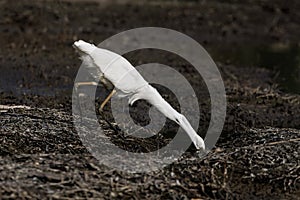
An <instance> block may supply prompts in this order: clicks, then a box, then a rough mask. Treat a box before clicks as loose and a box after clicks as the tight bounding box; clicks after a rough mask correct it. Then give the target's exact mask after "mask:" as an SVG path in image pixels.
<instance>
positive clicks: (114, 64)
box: [90, 48, 148, 94]
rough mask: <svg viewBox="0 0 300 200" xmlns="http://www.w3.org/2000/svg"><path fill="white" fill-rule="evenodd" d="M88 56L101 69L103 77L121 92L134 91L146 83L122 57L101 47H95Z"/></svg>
mask: <svg viewBox="0 0 300 200" xmlns="http://www.w3.org/2000/svg"><path fill="white" fill-rule="evenodd" d="M90 57H91V58H92V59H93V61H94V64H95V65H97V66H98V67H99V68H100V70H101V71H102V73H103V75H104V77H105V78H107V79H108V80H110V81H111V82H112V84H114V86H115V87H116V88H117V89H119V90H121V91H122V92H123V93H125V94H128V93H134V92H136V90H137V89H139V88H141V87H143V86H145V85H148V82H147V81H145V79H144V78H143V77H142V76H141V75H140V74H139V73H138V71H137V70H136V69H135V68H134V67H133V66H132V65H131V64H130V62H128V61H127V60H126V59H125V58H124V57H122V56H120V55H118V54H116V53H114V52H111V51H108V50H105V49H101V48H96V49H95V50H94V51H93V52H92V53H90Z"/></svg>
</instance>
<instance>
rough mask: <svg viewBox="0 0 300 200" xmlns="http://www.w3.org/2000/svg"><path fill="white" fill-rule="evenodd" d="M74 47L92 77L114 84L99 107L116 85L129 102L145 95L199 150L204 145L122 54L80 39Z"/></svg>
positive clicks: (180, 116) (182, 118) (190, 127)
mask: <svg viewBox="0 0 300 200" xmlns="http://www.w3.org/2000/svg"><path fill="white" fill-rule="evenodd" d="M73 47H74V48H75V49H76V50H77V51H78V52H79V54H80V56H81V59H82V61H83V65H85V66H86V67H87V68H88V70H90V72H91V74H92V75H93V76H94V77H96V76H98V77H99V76H100V77H101V78H100V80H101V81H106V79H107V80H109V81H110V82H111V83H112V84H113V85H114V86H115V89H114V90H113V91H112V93H111V94H110V95H109V96H108V97H107V98H106V99H105V101H104V102H103V103H102V104H101V108H100V109H102V108H103V107H104V105H105V104H106V103H107V101H108V100H109V99H110V98H111V97H112V95H113V94H114V93H116V92H117V91H116V89H117V90H118V93H119V94H121V95H119V96H123V97H124V96H127V97H129V102H128V103H129V104H130V105H132V104H133V103H134V102H135V101H137V100H139V99H144V100H146V101H148V102H149V103H150V104H152V105H153V106H155V107H156V108H157V109H158V110H159V111H160V112H161V113H162V114H163V115H165V116H166V117H167V118H169V119H171V120H173V121H174V122H176V123H177V124H178V125H179V126H180V127H182V128H183V129H184V130H185V132H186V133H187V134H188V135H189V137H190V139H191V140H192V142H193V143H194V145H195V147H196V148H197V149H198V150H204V149H205V143H204V141H203V139H202V138H201V137H200V136H199V135H198V134H197V133H196V132H195V131H194V129H193V128H192V126H191V125H190V123H189V122H188V120H187V119H186V118H185V116H183V115H182V114H180V113H178V112H177V111H176V110H175V109H174V108H172V106H171V105H170V104H169V103H168V102H167V101H165V100H164V99H163V98H162V96H161V95H160V94H159V93H158V91H157V90H156V89H155V88H153V87H152V86H151V85H150V84H149V83H148V82H147V81H146V80H145V79H144V78H143V77H142V76H141V75H140V74H139V72H138V71H137V70H136V69H135V68H134V67H133V66H132V65H131V64H130V62H129V61H127V60H126V59H125V58H124V57H122V56H121V55H118V54H116V53H114V52H112V51H109V50H106V49H102V48H98V47H96V46H95V45H93V44H90V43H87V42H85V41H82V40H79V41H76V42H74V45H73ZM95 70H96V71H95Z"/></svg>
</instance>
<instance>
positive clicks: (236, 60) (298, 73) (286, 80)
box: [208, 44, 300, 94]
mask: <svg viewBox="0 0 300 200" xmlns="http://www.w3.org/2000/svg"><path fill="white" fill-rule="evenodd" d="M208 51H209V52H210V54H211V56H212V57H213V58H214V60H215V61H220V62H223V63H225V62H226V63H231V64H235V65H237V66H241V67H263V68H267V69H271V70H273V71H275V72H277V74H276V78H275V79H276V81H277V82H278V84H279V86H280V87H281V88H282V89H284V90H285V91H287V92H291V93H297V94H300V47H299V46H298V45H284V44H273V45H270V46H252V47H251V46H250V47H249V46H246V47H245V46H243V47H241V46H240V47H236V46H231V47H225V48H224V47H222V48H220V47H218V48H208Z"/></svg>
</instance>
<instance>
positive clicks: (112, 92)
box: [99, 89, 117, 112]
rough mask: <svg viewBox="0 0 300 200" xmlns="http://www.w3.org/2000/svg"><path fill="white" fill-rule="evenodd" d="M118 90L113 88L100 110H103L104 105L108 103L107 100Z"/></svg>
mask: <svg viewBox="0 0 300 200" xmlns="http://www.w3.org/2000/svg"><path fill="white" fill-rule="evenodd" d="M116 92H117V91H116V90H115V89H113V91H111V93H110V94H109V95H108V96H107V97H106V99H105V100H104V101H103V102H102V104H101V106H100V109H99V111H100V112H102V110H103V108H104V106H105V105H106V104H107V102H108V101H109V100H110V99H111V97H112V96H113V95H114V94H115V93H116Z"/></svg>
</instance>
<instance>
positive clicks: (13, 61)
mask: <svg viewBox="0 0 300 200" xmlns="http://www.w3.org/2000/svg"><path fill="white" fill-rule="evenodd" d="M299 9H300V4H299V2H298V1H296V0H295V1H293V0H291V1H277V0H275V1H262V0H255V1H247V0H246V1H234V0H232V1H226V2H223V1H122V2H121V1H98V2H97V1H95V2H90V1H89V2H88V1H74V2H73V1H42V0H40V1H5V0H1V1H0V38H1V39H0V47H1V48H0V70H1V73H0V105H27V106H30V107H31V109H29V110H24V109H10V110H5V111H3V112H1V113H0V125H1V126H0V155H1V159H0V182H1V184H0V198H17V197H18V198H37V199H39V198H45V197H47V198H53V199H63V198H75V197H81V198H88V197H90V198H130V197H131V198H137V199H140V198H152V199H154V198H156V199H157V198H182V199H191V198H200V199H201V198H207V199H209V198H216V199H225V198H237V199H242V198H243V199H244V198H247V199H248V198H262V199H263V198H264V199H270V198H273V199H283V198H286V199H287V198H288V199H297V197H298V196H299V195H300V193H299V184H300V183H299V180H300V179H299V174H300V172H299V152H300V149H299V127H300V103H299V102H300V98H299V93H300V78H299V77H300V47H299V44H300V43H299V42H300V41H299V35H300V29H299V26H300V13H299ZM144 26H157V27H165V28H170V29H174V30H177V31H180V32H182V33H184V34H187V35H188V36H190V37H192V38H194V39H195V40H197V41H198V42H199V43H200V44H201V45H203V46H204V47H205V49H206V50H207V51H208V53H209V54H210V55H211V57H212V58H213V60H214V61H215V62H216V63H217V65H218V67H219V70H220V71H221V74H222V77H223V80H224V83H225V87H226V93H227V100H228V106H227V117H226V122H225V125H224V130H223V132H222V135H221V138H220V140H219V142H218V143H217V148H215V149H214V150H213V151H212V152H210V154H208V156H206V157H205V158H204V159H197V156H196V155H195V151H194V149H193V147H191V148H190V149H189V150H188V151H187V153H186V154H185V155H184V156H183V158H182V159H181V160H179V161H178V162H176V163H174V164H172V165H170V166H168V167H166V168H164V169H162V170H160V171H157V172H153V173H150V174H133V175H132V174H126V173H123V172H118V171H115V170H113V169H109V168H107V167H105V166H103V165H101V164H99V163H98V162H97V160H95V159H94V158H93V157H92V156H91V154H90V153H89V152H88V151H87V150H86V149H85V147H84V146H83V145H82V144H81V141H80V139H79V137H78V135H77V133H76V131H75V129H74V127H73V124H72V113H71V108H72V103H71V93H72V89H73V83H74V79H75V76H76V73H77V70H78V68H79V66H80V60H79V59H78V56H77V55H76V53H75V52H74V49H73V48H72V44H73V42H74V41H76V40H78V39H84V40H86V41H89V42H93V43H95V44H98V43H99V42H101V41H103V40H104V39H106V38H108V37H110V36H112V35H114V34H117V33H119V32H121V31H125V30H128V29H131V28H137V27H144ZM125 56H126V58H128V60H129V61H130V62H132V63H133V64H134V65H137V64H141V63H147V62H153V61H155V62H161V63H164V64H167V65H170V66H172V67H174V68H175V69H177V70H178V71H179V72H180V73H182V74H183V75H184V76H185V77H187V78H188V80H189V81H190V82H191V84H192V86H193V87H194V89H195V90H196V93H197V97H198V99H200V102H199V106H200V109H201V116H200V117H201V119H200V128H199V130H198V133H199V134H200V135H205V130H206V129H207V125H208V123H209V120H210V113H209V110H210V102H209V96H208V94H207V90H206V87H205V85H204V84H203V82H199V77H198V76H196V75H195V73H194V71H193V70H191V66H190V65H189V64H188V63H187V62H185V61H184V60H182V59H180V58H178V57H176V56H174V55H171V54H168V53H167V52H159V51H154V50H144V51H138V52H132V53H130V54H128V55H125ZM200 79H201V78H200ZM98 90H99V99H97V100H96V102H95V103H96V105H97V106H98V105H99V103H100V102H101V101H102V100H103V99H104V97H105V96H106V95H107V94H108V92H109V91H107V90H105V88H103V87H102V86H99V87H98ZM161 92H162V93H163V96H164V98H166V99H167V100H168V101H169V102H170V103H171V104H172V105H174V106H175V107H176V108H177V109H179V107H178V105H177V104H176V102H177V101H176V99H174V97H172V95H171V94H170V93H168V92H167V91H164V90H163V89H162V90H161ZM139 104H141V105H139ZM139 104H137V105H134V108H132V112H133V114H132V115H133V117H134V116H139V117H141V116H143V113H146V112H145V111H143V109H141V108H143V106H145V104H143V102H142V103H139ZM104 116H105V117H106V118H107V119H109V120H113V119H112V118H111V117H112V116H111V114H110V109H109V106H108V107H107V108H106V109H105V112H104ZM139 117H136V118H139ZM142 118H143V117H141V119H140V120H141V121H143V120H146V121H147V118H146V119H142ZM137 120H139V119H137ZM99 122H100V123H101V124H102V125H103V126H104V128H105V130H106V131H107V135H108V136H110V137H111V139H112V141H113V142H114V143H115V144H117V145H119V146H121V147H124V148H127V149H129V150H131V151H137V152H138V151H149V150H153V149H155V148H156V147H157V146H159V145H165V144H166V143H167V142H168V141H169V140H170V135H172V134H174V132H175V131H176V127H174V124H173V125H172V124H169V125H168V126H167V127H166V130H164V131H163V132H162V134H159V135H160V136H159V137H157V138H152V140H149V141H147V140H131V139H127V138H125V137H124V136H123V135H122V134H121V133H118V132H117V133H116V132H114V131H113V130H112V128H111V127H109V126H108V125H107V123H105V121H103V118H101V117H99ZM164 135H167V136H164ZM111 156H113V155H111ZM116 159H117V158H116Z"/></svg>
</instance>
